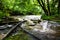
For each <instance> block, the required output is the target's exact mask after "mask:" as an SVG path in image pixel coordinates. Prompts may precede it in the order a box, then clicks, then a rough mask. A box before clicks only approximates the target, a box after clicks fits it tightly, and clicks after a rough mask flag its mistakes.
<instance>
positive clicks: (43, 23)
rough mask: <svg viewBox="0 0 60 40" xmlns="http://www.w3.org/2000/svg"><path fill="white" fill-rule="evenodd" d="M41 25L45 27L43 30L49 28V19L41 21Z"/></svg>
mask: <svg viewBox="0 0 60 40" xmlns="http://www.w3.org/2000/svg"><path fill="white" fill-rule="evenodd" d="M40 25H41V26H42V27H43V29H42V30H41V32H45V31H46V30H47V29H48V27H47V26H48V21H46V20H44V21H42V22H40Z"/></svg>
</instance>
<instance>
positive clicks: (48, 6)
mask: <svg viewBox="0 0 60 40" xmlns="http://www.w3.org/2000/svg"><path fill="white" fill-rule="evenodd" d="M47 8H48V15H49V16H50V15H51V13H50V5H49V0H47Z"/></svg>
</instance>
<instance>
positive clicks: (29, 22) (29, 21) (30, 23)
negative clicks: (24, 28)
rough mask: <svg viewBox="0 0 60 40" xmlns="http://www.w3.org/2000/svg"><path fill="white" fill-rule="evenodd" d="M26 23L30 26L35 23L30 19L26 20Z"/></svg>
mask: <svg viewBox="0 0 60 40" xmlns="http://www.w3.org/2000/svg"><path fill="white" fill-rule="evenodd" d="M27 24H28V25H31V26H32V25H35V23H33V21H31V20H27Z"/></svg>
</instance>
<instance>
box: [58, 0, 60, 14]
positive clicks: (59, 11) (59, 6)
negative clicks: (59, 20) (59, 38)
mask: <svg viewBox="0 0 60 40" xmlns="http://www.w3.org/2000/svg"><path fill="white" fill-rule="evenodd" d="M58 14H60V0H58Z"/></svg>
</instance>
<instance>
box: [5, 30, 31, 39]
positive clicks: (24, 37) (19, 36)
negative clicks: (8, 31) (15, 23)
mask: <svg viewBox="0 0 60 40" xmlns="http://www.w3.org/2000/svg"><path fill="white" fill-rule="evenodd" d="M5 40H31V39H30V38H29V36H28V35H27V34H26V33H24V32H23V31H22V30H21V31H20V33H19V34H17V35H15V36H9V37H8V38H6V39H5Z"/></svg>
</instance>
